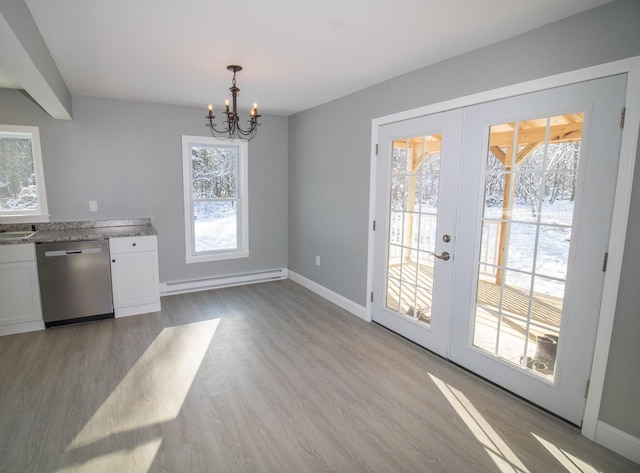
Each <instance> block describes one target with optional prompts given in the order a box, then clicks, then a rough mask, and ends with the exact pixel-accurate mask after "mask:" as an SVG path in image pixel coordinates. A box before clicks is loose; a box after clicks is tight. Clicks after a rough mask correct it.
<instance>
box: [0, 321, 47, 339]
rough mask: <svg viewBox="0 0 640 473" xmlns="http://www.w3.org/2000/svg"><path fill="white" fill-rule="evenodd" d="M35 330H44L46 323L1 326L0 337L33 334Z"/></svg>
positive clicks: (21, 323)
mask: <svg viewBox="0 0 640 473" xmlns="http://www.w3.org/2000/svg"><path fill="white" fill-rule="evenodd" d="M35 330H44V322H43V321H42V320H40V321H36V322H20V323H17V324H9V325H0V336H2V335H14V334H16V333H25V332H33V331H35Z"/></svg>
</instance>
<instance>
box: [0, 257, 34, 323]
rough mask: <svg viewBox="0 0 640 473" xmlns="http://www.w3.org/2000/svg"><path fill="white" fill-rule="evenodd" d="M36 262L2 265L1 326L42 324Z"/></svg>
mask: <svg viewBox="0 0 640 473" xmlns="http://www.w3.org/2000/svg"><path fill="white" fill-rule="evenodd" d="M38 287H39V286H38V273H37V271H36V263H35V261H21V262H17V263H2V264H0V301H2V303H1V304H0V325H9V324H18V323H23V322H42V310H41V308H40V292H39V290H38Z"/></svg>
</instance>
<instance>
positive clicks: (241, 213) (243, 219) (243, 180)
mask: <svg viewBox="0 0 640 473" xmlns="http://www.w3.org/2000/svg"><path fill="white" fill-rule="evenodd" d="M194 145H198V146H218V145H224V146H225V147H228V146H236V147H237V148H238V176H237V184H238V189H237V191H238V206H237V211H238V217H237V218H238V233H237V235H236V239H237V243H238V246H237V249H234V250H216V251H210V252H206V253H205V252H200V253H197V252H196V251H195V235H194V218H193V215H194V212H193V199H192V196H193V192H192V176H193V170H192V161H191V148H192V146H194ZM248 155H249V146H248V143H247V141H245V140H231V141H229V140H219V139H216V138H211V137H206V136H189V135H183V136H182V176H183V189H184V228H185V246H186V262H187V263H202V262H207V261H220V260H227V259H234V258H247V257H248V256H249V199H248V192H247V190H248V187H247V184H248V172H247V163H248Z"/></svg>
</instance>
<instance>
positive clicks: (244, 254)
mask: <svg viewBox="0 0 640 473" xmlns="http://www.w3.org/2000/svg"><path fill="white" fill-rule="evenodd" d="M248 257H249V252H248V251H234V252H233V253H216V254H210V255H197V256H187V258H186V261H187V264H191V263H206V262H209V261H222V260H227V259H236V258H248Z"/></svg>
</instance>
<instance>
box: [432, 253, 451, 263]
mask: <svg viewBox="0 0 640 473" xmlns="http://www.w3.org/2000/svg"><path fill="white" fill-rule="evenodd" d="M429 254H431V255H433V256H435V257H436V258H438V259H441V260H443V261H449V260H450V259H451V255H450V254H449V252H448V251H443V252H442V254H441V255H439V254H437V253H434V252H432V251H429Z"/></svg>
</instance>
